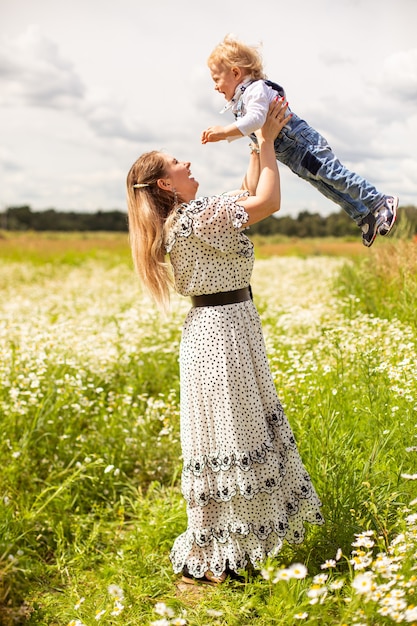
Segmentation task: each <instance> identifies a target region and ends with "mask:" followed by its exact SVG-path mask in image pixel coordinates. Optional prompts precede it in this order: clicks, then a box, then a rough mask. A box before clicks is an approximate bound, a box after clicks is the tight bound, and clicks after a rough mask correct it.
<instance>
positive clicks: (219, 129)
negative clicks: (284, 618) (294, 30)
mask: <svg viewBox="0 0 417 626" xmlns="http://www.w3.org/2000/svg"><path fill="white" fill-rule="evenodd" d="M207 64H208V67H209V69H210V73H211V76H212V78H213V81H214V84H215V89H216V91H218V92H219V93H222V94H223V95H224V96H225V98H226V100H227V101H228V103H227V105H226V106H225V107H224V109H223V111H222V113H223V112H224V111H227V110H229V109H231V111H232V113H233V114H234V116H235V123H234V124H230V125H228V126H211V127H209V128H207V129H206V130H205V131H203V133H202V137H201V140H202V143H203V144H205V143H209V142H214V141H221V140H222V139H227V140H228V141H232V140H234V139H237V138H239V137H242V136H248V135H250V136H251V137H252V138H253V139H255V137H254V135H253V133H254V132H255V130H257V129H258V128H260V127H261V126H262V124H263V123H264V121H265V119H266V115H267V112H268V107H269V103H270V102H271V101H272V100H273V99H274V98H276V97H277V95H279V97H280V98H285V92H284V89H283V88H282V87H281V86H280V85H277V84H276V83H273V82H271V81H269V80H266V77H265V74H264V72H263V67H262V59H261V56H260V54H259V52H258V51H257V49H256V48H255V47H253V46H247V45H246V44H243V43H242V42H240V41H238V40H236V39H234V38H233V37H231V36H230V35H228V36H226V37H225V38H224V40H223V41H222V43H220V44H219V45H218V46H216V48H215V49H214V50H213V52H212V53H211V55H210V56H209V58H208V61H207ZM255 141H256V139H255ZM250 145H251V149H252V150H253V151H255V152H257V150H258V149H257V146H256V143H251V144H250ZM275 155H276V158H277V160H278V161H280V162H281V163H285V165H287V166H288V167H289V168H290V169H291V170H292V171H293V172H294V173H295V174H297V175H298V176H300V177H301V178H303V179H304V180H307V181H308V182H309V183H311V184H312V185H314V187H316V188H317V189H318V190H319V191H320V192H321V193H322V194H323V195H324V196H326V198H329V199H330V200H333V202H336V203H337V204H339V205H340V206H341V207H342V209H344V211H346V213H347V214H348V215H349V216H350V217H351V218H352V219H353V220H355V222H356V223H357V224H358V226H359V227H360V228H361V230H362V243H363V244H364V245H365V246H367V247H370V246H371V245H372V244H373V242H374V240H375V237H376V236H377V234H378V233H379V234H380V235H383V236H385V235H388V233H389V232H390V231H391V229H392V227H393V226H394V223H395V220H396V217H397V206H398V198H397V197H394V196H386V195H384V194H383V193H381V192H380V191H378V190H377V189H376V188H375V187H374V186H373V185H371V183H369V182H368V181H367V180H365V179H364V178H362V177H361V176H359V175H358V174H355V173H354V172H351V171H349V170H348V169H347V168H346V167H345V166H344V165H342V163H340V161H339V160H338V159H337V158H336V156H335V155H334V153H333V152H332V150H331V148H330V146H329V145H328V143H327V141H326V139H325V138H324V137H323V136H322V135H320V134H319V133H318V132H317V131H316V130H314V128H312V127H311V126H309V125H308V124H307V122H305V121H304V120H302V119H301V118H299V117H298V115H296V114H295V113H291V121H290V122H289V123H287V125H286V126H284V128H283V129H282V131H281V132H280V134H279V136H278V137H277V139H276V140H275Z"/></svg>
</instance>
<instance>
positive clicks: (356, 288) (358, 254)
mask: <svg viewBox="0 0 417 626" xmlns="http://www.w3.org/2000/svg"><path fill="white" fill-rule="evenodd" d="M255 245H256V249H257V260H256V263H255V272H254V277H253V283H252V286H253V291H254V299H255V303H256V305H257V307H258V310H259V312H260V315H261V318H262V322H263V327H264V333H265V341H266V345H267V351H268V357H269V361H270V365H271V370H272V372H273V377H274V380H275V384H276V388H277V390H278V393H279V395H280V398H281V401H282V403H283V405H284V408H285V411H286V414H287V416H288V418H289V421H290V423H291V425H292V428H293V430H294V433H295V436H296V439H297V443H298V447H299V450H300V453H301V456H302V458H303V461H304V464H305V465H306V467H307V469H308V471H309V473H310V475H311V478H312V480H313V483H314V485H315V487H316V490H317V492H318V493H319V495H320V497H321V499H322V502H323V514H324V517H325V520H326V522H325V524H324V525H323V526H320V527H314V528H309V529H308V532H307V534H306V540H305V542H304V543H303V544H302V545H298V546H294V545H293V546H291V545H288V544H285V546H284V548H283V550H282V552H281V553H280V554H279V555H278V557H276V558H274V559H270V560H269V561H268V562H266V563H264V564H262V567H261V568H260V571H259V572H258V573H257V575H255V574H253V575H250V576H247V579H246V581H245V582H244V583H239V582H234V581H229V582H226V583H225V584H224V585H222V586H221V587H217V588H214V587H202V586H198V587H189V586H184V585H182V584H180V583H179V577H178V576H175V575H174V574H173V572H172V568H171V564H170V562H169V558H168V554H169V550H170V548H171V545H172V543H173V541H174V539H175V537H176V536H177V535H178V534H180V533H181V532H183V530H184V529H185V526H186V510H185V506H184V502H183V498H182V496H181V492H180V476H181V456H180V454H181V453H180V445H179V381H178V360H177V359H178V346H179V341H180V336H181V326H182V322H183V319H184V317H185V315H186V313H187V311H188V308H189V306H190V305H189V302H187V301H186V300H185V299H183V298H180V297H178V296H175V295H173V297H172V303H171V311H170V312H169V314H168V315H166V316H162V315H160V314H159V313H158V311H157V310H156V308H155V306H154V305H153V303H152V302H151V301H150V299H149V297H148V296H147V294H146V293H144V292H143V291H142V290H141V287H140V285H139V284H138V282H137V279H136V278H135V276H134V274H133V271H132V265H131V261H130V252H129V249H128V242H127V237H126V235H125V234H110V233H108V234H94V235H93V234H84V235H79V234H72V235H60V234H57V233H50V234H42V235H40V234H34V233H0V289H1V300H0V354H1V359H0V424H1V433H2V436H1V438H0V454H1V456H0V458H1V467H0V624H1V625H2V626H12V625H15V624H25V625H26V624H27V625H32V624H37V625H45V626H46V625H48V626H93V625H94V624H97V623H99V624H102V625H106V626H107V625H112V626H116V625H123V626H139V625H140V626H143V625H145V626H150V625H152V626H171V625H173V626H175V625H176V626H181V625H189V626H249V625H251V624H256V625H257V626H269V625H282V626H284V625H285V626H292V625H294V624H303V623H304V624H324V625H339V626H342V625H347V626H350V625H352V624H355V625H357V626H364V625H367V626H370V625H375V626H376V625H377V626H379V625H384V624H395V623H407V624H414V625H417V584H416V583H417V482H416V481H417V454H416V453H417V393H416V392H417V320H416V314H415V303H416V298H417V244H416V243H414V242H410V241H406V240H402V239H400V238H399V237H397V238H390V239H389V240H388V241H386V240H382V241H381V238H378V240H377V241H376V243H375V244H374V246H373V247H372V248H371V249H369V250H367V249H365V248H363V247H362V246H361V244H358V243H357V242H348V241H345V242H342V241H340V240H334V241H326V240H317V241H307V240H283V239H282V240H279V239H278V240H274V241H272V240H265V239H259V240H257V241H256V242H255Z"/></svg>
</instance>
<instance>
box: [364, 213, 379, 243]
mask: <svg viewBox="0 0 417 626" xmlns="http://www.w3.org/2000/svg"><path fill="white" fill-rule="evenodd" d="M380 223H381V222H379V220H378V219H377V217H376V216H375V215H373V213H368V215H365V217H364V218H363V219H362V222H361V224H360V228H361V231H362V243H363V245H364V246H366V247H367V248H370V247H371V246H372V244H373V243H374V241H375V237H376V236H377V234H378V225H379V224H380Z"/></svg>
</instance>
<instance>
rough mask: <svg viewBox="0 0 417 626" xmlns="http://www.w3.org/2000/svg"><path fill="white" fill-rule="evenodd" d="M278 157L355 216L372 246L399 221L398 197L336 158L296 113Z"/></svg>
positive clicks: (279, 141)
mask: <svg viewBox="0 0 417 626" xmlns="http://www.w3.org/2000/svg"><path fill="white" fill-rule="evenodd" d="M275 155H276V158H277V160H278V161H280V162H281V163H285V164H286V165H287V166H288V167H289V168H290V169H291V170H292V171H293V172H294V173H295V174H297V175H298V176H300V177H301V178H303V179H304V180H306V181H308V182H309V183H310V184H312V185H313V186H314V187H316V188H317V189H318V190H319V191H320V193H322V194H323V195H324V196H326V198H329V199H330V200H332V201H333V202H335V203H336V204H338V205H339V206H340V207H342V209H343V210H344V211H345V212H346V213H347V214H348V215H349V217H351V218H352V219H353V220H354V221H355V222H356V223H357V224H358V226H359V227H360V228H361V230H362V241H363V244H364V245H365V246H368V247H369V246H371V245H372V243H373V241H374V239H375V237H376V235H377V234H378V233H379V234H381V235H387V234H388V233H389V232H390V231H391V229H392V227H393V225H394V223H395V220H396V211H397V205H398V198H395V197H392V196H386V195H384V194H383V193H381V192H380V191H378V190H377V189H376V187H374V186H373V185H371V183H370V182H368V181H367V180H366V179H365V178H363V177H362V176H359V175H358V174H356V173H355V172H351V171H350V170H348V169H347V168H346V167H345V166H344V165H343V164H342V163H341V162H340V161H339V160H338V159H337V158H336V156H335V155H334V153H333V152H332V150H331V148H330V146H329V144H328V143H327V140H326V139H325V138H324V137H323V136H322V135H320V133H318V132H317V131H316V130H315V129H314V128H311V126H309V125H308V124H307V123H306V122H305V121H304V120H302V119H300V118H299V117H298V116H297V115H294V114H293V119H292V120H291V122H290V123H289V124H288V125H287V126H285V127H284V128H283V129H282V131H281V133H280V134H279V136H278V137H277V139H276V140H275Z"/></svg>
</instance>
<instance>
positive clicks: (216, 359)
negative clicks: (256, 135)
mask: <svg viewBox="0 0 417 626" xmlns="http://www.w3.org/2000/svg"><path fill="white" fill-rule="evenodd" d="M239 197H240V196H235V197H231V196H213V197H209V198H198V199H197V200H195V201H192V202H191V203H189V204H183V205H182V206H181V207H180V208H179V209H178V213H177V219H176V221H175V222H174V223H173V226H172V228H171V230H170V232H169V234H168V237H167V252H169V254H170V259H171V263H172V266H173V271H174V278H175V286H176V289H177V290H178V292H179V293H181V294H183V295H186V296H191V295H202V294H211V293H217V292H219V291H231V290H235V289H241V288H243V287H247V286H248V285H249V281H250V277H251V272H252V268H253V246H252V243H251V242H250V240H249V239H248V238H247V237H246V236H245V235H244V234H243V233H242V228H243V226H244V224H245V222H246V221H247V219H248V216H247V214H246V212H245V210H244V209H243V208H242V206H240V205H239V204H238V200H239ZM180 380H181V407H180V409H181V445H182V454H183V472H182V493H183V495H184V498H185V499H186V501H187V514H188V526H187V529H186V531H185V532H184V533H183V534H181V535H180V536H179V537H177V539H176V540H175V543H174V545H173V548H172V551H171V555H170V557H171V561H172V564H173V568H174V571H175V572H176V573H178V572H181V571H182V569H183V568H184V566H186V567H187V569H188V571H189V573H190V574H191V575H193V576H196V577H202V576H203V575H204V573H205V572H206V571H208V570H210V571H212V572H213V573H214V574H215V575H217V576H219V575H220V574H222V572H224V571H225V570H226V568H229V569H231V570H233V571H235V572H238V571H239V570H241V569H243V568H245V566H246V565H247V564H248V562H249V561H250V562H251V563H252V564H253V565H254V566H255V567H256V566H259V564H260V563H261V562H262V561H263V560H264V559H265V558H266V557H267V556H268V555H274V554H277V553H278V551H279V550H280V548H281V546H282V542H283V540H284V539H286V540H287V541H289V542H291V543H300V542H301V541H302V540H303V537H304V522H311V523H312V524H321V523H322V522H323V518H322V515H321V512H320V501H319V499H318V497H317V494H316V492H315V491H314V488H313V486H312V484H311V480H310V477H309V475H308V473H307V472H306V470H305V468H304V466H303V464H302V461H301V458H300V456H299V454H298V451H297V447H296V443H295V440H294V436H293V433H292V431H291V428H290V426H289V423H288V421H287V418H286V417H285V415H284V411H283V409H282V406H281V403H280V401H279V399H278V397H277V394H276V390H275V386H274V383H273V380H272V376H271V373H270V370H269V365H268V361H267V357H266V351H265V345H264V340H263V335H262V328H261V324H260V319H259V316H258V313H257V311H256V308H255V306H254V304H253V302H252V300H249V301H246V302H240V303H237V304H230V305H225V306H209V307H196V308H192V309H191V310H190V312H189V313H188V316H187V318H186V320H185V324H184V328H183V334H182V340H181V347H180Z"/></svg>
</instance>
